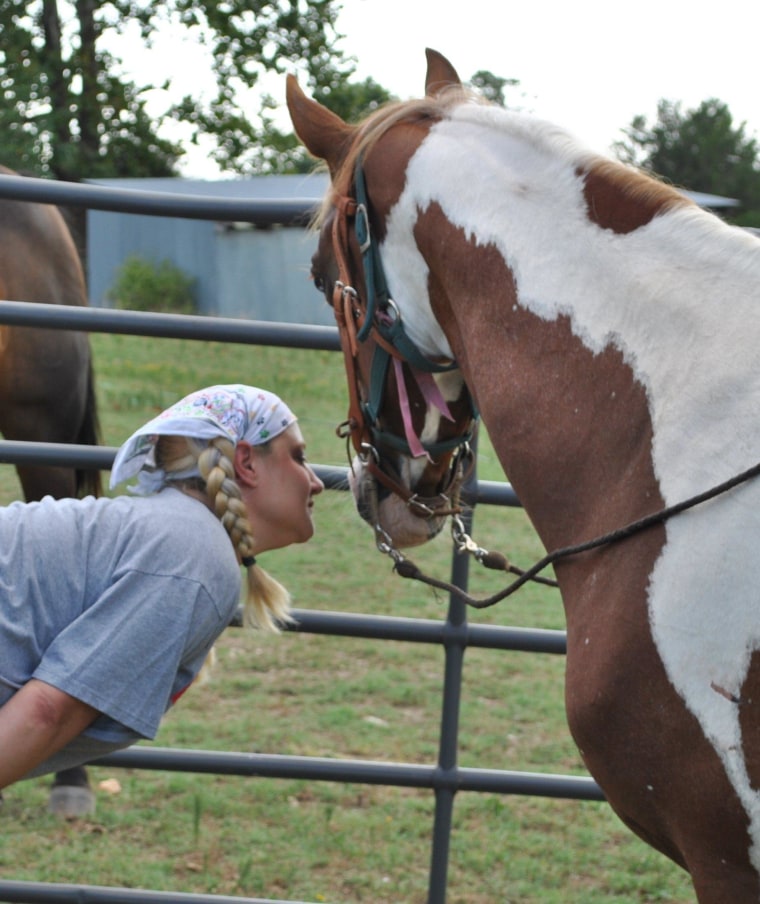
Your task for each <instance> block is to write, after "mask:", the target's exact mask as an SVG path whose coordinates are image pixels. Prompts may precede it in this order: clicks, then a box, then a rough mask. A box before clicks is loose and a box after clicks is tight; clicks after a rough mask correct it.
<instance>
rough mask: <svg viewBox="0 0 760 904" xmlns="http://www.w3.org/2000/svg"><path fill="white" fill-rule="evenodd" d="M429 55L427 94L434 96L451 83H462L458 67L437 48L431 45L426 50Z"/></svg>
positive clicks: (427, 55) (426, 82) (426, 54)
mask: <svg viewBox="0 0 760 904" xmlns="http://www.w3.org/2000/svg"><path fill="white" fill-rule="evenodd" d="M425 56H426V57H427V76H426V77H425V94H428V95H429V96H430V97H434V96H435V95H436V94H438V93H439V92H440V91H443V90H444V88H448V87H449V85H460V86H461V84H462V80H461V79H460V78H459V76H458V75H457V71H456V69H455V68H454V67H453V66H452V65H451V63H450V62H449V61H448V60H447V59H446V57H445V56H443V54H441V53H438V51H437V50H431V49H430V48H429V47H428V48H427V50H425Z"/></svg>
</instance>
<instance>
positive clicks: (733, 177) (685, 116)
mask: <svg viewBox="0 0 760 904" xmlns="http://www.w3.org/2000/svg"><path fill="white" fill-rule="evenodd" d="M623 132H624V134H625V136H626V139H625V140H624V141H619V142H617V143H616V144H615V153H616V154H617V156H618V158H619V159H621V160H623V161H624V162H626V163H631V164H634V165H636V166H642V167H644V168H645V169H648V170H649V171H650V172H653V173H656V174H657V175H658V176H661V177H663V178H665V179H667V180H668V181H670V182H672V183H673V184H675V185H679V186H682V187H684V188H686V189H691V190H692V191H700V192H709V193H711V194H715V195H722V196H724V197H728V198H734V199H735V200H737V201H739V202H740V203H741V209H740V211H739V212H738V213H736V214H732V215H731V219H733V220H734V221H735V222H741V223H745V224H751V225H758V223H760V163H759V162H758V144H757V140H756V139H755V138H752V137H748V136H747V135H746V133H745V124H744V123H742V124H740V125H738V126H736V125H735V124H734V121H733V117H732V116H731V112H730V110H729V108H728V106H727V105H726V104H725V103H723V102H722V101H720V100H717V99H715V98H711V99H709V100H704V101H702V103H701V104H700V105H699V106H698V107H697V108H695V109H693V110H687V111H686V112H684V111H683V110H682V108H681V104H680V103H676V102H673V101H668V100H660V102H659V103H658V105H657V121H656V122H655V123H654V124H653V125H652V126H650V125H649V123H648V122H647V120H646V117H644V116H641V115H639V116H635V117H634V118H633V120H632V121H631V124H630V126H629V127H628V128H627V129H624V130H623Z"/></svg>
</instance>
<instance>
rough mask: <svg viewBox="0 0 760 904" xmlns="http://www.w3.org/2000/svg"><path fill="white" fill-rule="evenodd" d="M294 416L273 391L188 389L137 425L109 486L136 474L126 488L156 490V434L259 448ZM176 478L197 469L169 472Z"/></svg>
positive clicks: (159, 482)
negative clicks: (132, 484) (221, 440)
mask: <svg viewBox="0 0 760 904" xmlns="http://www.w3.org/2000/svg"><path fill="white" fill-rule="evenodd" d="M295 420H296V416H295V415H294V414H293V412H292V411H291V410H290V409H289V408H288V406H287V405H286V404H285V403H284V402H283V401H282V400H281V399H280V398H278V397H277V396H276V395H274V393H271V392H267V391H266V390H265V389H256V388H255V387H253V386H243V385H241V384H236V385H232V386H209V387H208V388H207V389H200V390H198V392H193V393H191V394H190V395H189V396H186V397H185V398H184V399H181V400H180V401H179V402H177V403H176V404H174V405H172V406H171V408H167V409H166V411H163V412H162V413H161V414H159V415H158V416H157V417H154V418H153V420H152V421H148V423H147V424H145V425H144V426H143V427H140V429H139V430H137V431H136V432H135V433H133V434H132V436H130V438H129V439H128V440H127V441H126V442H125V443H124V444H123V445H122V446H121V448H120V449H119V451H118V452H117V453H116V458H115V459H114V463H113V467H112V468H111V482H110V486H111V489H113V488H114V487H115V486H117V484H120V483H121V482H122V481H124V480H128V479H129V478H130V477H134V476H135V475H138V483H137V486H135V487H130V490H131V491H132V492H134V493H137V494H138V495H146V494H148V493H155V492H156V491H157V490H159V489H160V488H161V487H162V486H163V485H164V483H165V481H166V475H165V473H164V471H163V469H161V468H157V467H156V462H155V457H154V450H155V446H156V442H157V441H158V438H159V436H162V435H164V436H190V437H193V438H195V439H201V440H203V439H207V440H212V439H216V437H218V436H223V437H227V439H230V440H232V442H233V443H235V444H236V445H237V443H239V442H241V441H243V440H245V442H247V443H250V444H251V445H252V446H260V445H262V444H263V443H266V442H268V441H269V440H270V439H274V437H275V436H278V435H279V434H280V433H282V432H283V431H284V430H286V429H287V428H288V427H289V426H290V425H291V424H292V423H294V422H295ZM172 476H173V477H174V478H175V479H182V478H186V477H198V476H199V473H198V470H197V469H193V470H191V471H183V472H182V473H181V474H173V475H172Z"/></svg>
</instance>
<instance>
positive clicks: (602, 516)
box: [386, 141, 760, 545]
mask: <svg viewBox="0 0 760 904" xmlns="http://www.w3.org/2000/svg"><path fill="white" fill-rule="evenodd" d="M441 150H443V151H444V152H448V151H449V150H450V148H448V147H445V148H443V147H442V146H440V145H439V146H436V144H435V142H432V141H431V142H429V143H428V144H426V145H424V146H423V148H422V149H421V151H420V152H419V154H418V155H417V156H416V157H415V159H414V161H413V164H412V167H411V168H410V173H409V178H408V180H407V188H406V190H405V192H404V194H403V195H402V197H401V199H400V202H399V204H398V206H397V209H396V210H395V211H394V213H393V216H392V218H391V221H390V222H389V229H388V238H387V242H386V244H387V246H388V248H389V249H390V250H391V252H402V253H391V254H389V256H388V258H389V260H390V261H391V262H392V263H391V267H390V268H389V269H390V271H391V272H390V273H389V276H390V278H391V280H392V282H393V283H394V284H395V285H397V286H398V287H399V288H398V291H399V292H401V293H404V294H402V295H401V296H400V297H397V301H401V304H402V309H403V310H404V314H405V316H406V317H407V321H408V323H407V325H408V327H409V326H411V332H414V331H416V336H414V337H413V338H417V339H418V341H421V342H423V343H428V346H429V347H427V348H426V349H425V350H426V351H428V353H431V352H437V353H441V354H442V353H445V352H446V351H447V348H448V346H450V347H451V351H452V352H453V353H454V355H455V356H456V358H457V359H458V360H459V362H460V364H461V366H462V369H463V372H464V374H465V377H466V379H467V380H468V382H469V384H470V386H471V388H472V389H473V390H474V392H475V394H476V396H477V401H478V404H479V406H480V409H481V412H482V413H483V419H484V421H485V423H486V424H487V426H488V428H489V432H490V434H491V435H492V438H493V439H494V444H495V446H496V448H497V451H498V453H499V455H500V458H501V460H502V463H503V465H504V467H505V470H506V472H507V475H508V476H509V478H510V479H511V480H512V482H513V483H514V485H515V488H516V489H517V491H518V493H519V494H520V496H521V498H522V500H523V502H524V504H525V505H526V508H527V509H528V510H529V512H530V514H531V516H532V517H533V519H534V521H535V522H536V524H537V527H539V530H540V531H541V533H542V535H543V537H544V540H545V542H547V544H548V545H558V544H559V545H564V544H566V543H568V542H572V541H573V540H576V539H583V538H584V536H586V535H588V534H589V533H593V532H598V531H600V530H608V529H610V528H612V527H615V526H617V525H618V524H620V523H624V522H626V521H629V520H633V519H634V518H636V517H639V516H640V515H642V514H645V513H647V512H648V511H651V510H652V509H653V508H654V507H656V505H657V502H658V500H659V499H660V490H662V496H663V498H664V499H665V500H666V501H667V502H674V501H678V500H679V499H681V498H684V497H685V496H688V495H690V493H691V492H693V491H695V490H698V489H704V488H705V486H704V482H705V481H712V479H713V477H714V478H715V480H716V481H717V479H719V478H722V477H728V476H730V474H731V473H732V472H735V471H737V470H741V469H743V467H746V466H748V464H751V463H752V462H749V461H744V460H739V459H737V456H736V455H735V454H733V452H734V451H735V449H732V450H729V449H728V448H727V436H731V435H735V431H736V430H737V429H738V430H745V431H746V432H747V434H748V435H747V437H746V443H744V445H743V446H742V448H744V449H745V453H746V448H748V447H751V446H752V445H754V446H755V450H754V452H753V453H750V455H751V454H755V455H757V456H759V457H760V436H756V435H757V434H758V433H760V430H759V429H758V427H756V426H750V427H747V426H746V424H747V422H749V423H750V424H751V425H754V423H755V422H756V421H757V419H756V417H755V416H754V415H752V414H751V411H753V410H755V408H756V406H757V404H758V403H760V368H758V367H757V366H756V363H755V353H754V351H753V350H752V349H754V348H755V347H756V345H757V343H756V342H754V341H752V339H751V337H750V336H749V335H748V333H749V332H751V330H752V329H753V327H751V326H749V324H751V323H752V322H754V321H756V320H757V318H756V317H753V316H751V315H753V314H754V306H753V300H754V286H755V285H756V284H757V282H758V281H759V280H760V255H758V252H757V246H756V245H755V244H754V243H753V242H752V240H751V239H749V238H746V237H744V236H741V235H740V234H739V233H738V231H735V230H729V229H728V228H727V227H724V226H722V224H719V223H718V222H717V221H715V220H714V219H713V218H710V217H708V216H707V215H702V214H701V213H700V212H699V211H694V213H691V212H688V211H680V212H676V213H673V214H665V215H663V216H661V217H658V218H656V219H655V220H654V221H652V222H651V223H650V224H649V225H647V226H646V227H643V228H639V229H634V230H632V231H630V232H629V233H626V234H615V233H614V232H612V231H611V230H609V229H603V228H601V227H600V225H599V224H598V223H594V222H592V221H591V220H590V219H589V217H588V209H587V199H586V198H585V197H584V194H583V185H582V182H581V181H580V180H579V179H578V177H577V175H576V174H575V173H574V172H572V171H571V172H570V173H569V174H568V173H564V177H563V178H560V176H561V174H562V170H561V168H560V169H558V170H557V171H555V172H553V173H552V174H551V177H550V179H549V181H550V182H551V181H552V180H554V181H553V182H552V186H551V187H552V188H553V190H552V191H551V192H550V191H548V188H549V186H548V185H544V186H543V188H544V189H547V191H546V192H545V193H544V194H542V193H541V191H540V190H539V188H540V186H536V185H531V184H529V183H527V182H526V183H525V184H522V185H521V184H517V183H516V180H515V179H514V178H512V180H511V182H510V180H509V179H505V180H504V181H503V182H502V183H498V182H495V181H494V182H493V183H492V184H485V185H483V172H481V171H480V170H479V166H481V165H482V161H468V160H467V159H466V157H462V156H460V157H456V158H455V159H454V161H453V164H452V162H451V161H450V160H449V156H448V154H447V153H439V151H441ZM452 165H453V166H454V167H455V168H456V170H457V172H456V177H455V178H454V177H453V173H448V174H447V172H446V168H447V167H451V166H452ZM468 167H469V169H468ZM447 176H452V178H450V179H449V178H447ZM543 178H547V177H546V176H545V174H544V177H543ZM494 179H495V176H494ZM480 185H483V189H482V191H481V190H480V189H479V186H480ZM463 186H464V190H463ZM494 193H495V197H496V198H497V202H496V203H494ZM499 193H502V194H503V198H504V203H503V204H500V203H498V198H499V197H500V194H499ZM410 249H414V251H410ZM731 258H733V259H734V260H733V261H732V265H731V266H728V267H727V266H726V262H727V260H728V259H731ZM392 288H393V286H392ZM410 321H411V323H410ZM439 326H440V327H441V330H442V335H443V337H444V338H443V340H441V339H439V338H437V337H436V332H435V330H436V329H437V328H438V327H439ZM743 330H744V333H743ZM748 340H749V341H748ZM430 346H433V347H430ZM748 355H750V357H749V358H748ZM711 382H712V383H717V384H718V385H719V386H720V399H716V398H715V390H714V387H713V385H711ZM739 389H741V392H739V391H738V390H739ZM695 400H696V402H695ZM700 400H701V401H700ZM708 406H709V407H708ZM716 409H719V410H716ZM744 409H746V410H744ZM700 418H704V420H705V423H706V425H707V426H708V427H709V430H708V431H702V430H701V429H700V423H699V421H700ZM708 422H709V423H708ZM653 424H656V425H657V431H655V429H654V427H653ZM727 425H730V429H727ZM737 425H744V426H737ZM749 434H752V435H751V436H750V435H749ZM697 436H699V448H698V449H695V448H694V447H695V443H696V437H697ZM755 439H757V442H755ZM739 458H741V457H740V456H739ZM714 461H718V462H719V463H720V464H719V465H718V466H717V468H716V466H715V464H714ZM684 465H686V466H684ZM655 473H657V479H655ZM705 474H708V475H709V476H705ZM602 522H604V523H602ZM579 535H580V537H579Z"/></svg>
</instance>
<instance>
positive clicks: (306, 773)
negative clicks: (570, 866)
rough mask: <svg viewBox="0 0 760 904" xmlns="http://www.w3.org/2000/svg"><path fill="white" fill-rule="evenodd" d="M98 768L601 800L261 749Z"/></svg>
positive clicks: (588, 794)
mask: <svg viewBox="0 0 760 904" xmlns="http://www.w3.org/2000/svg"><path fill="white" fill-rule="evenodd" d="M93 763H94V764H96V765H99V766H116V767H123V768H125V769H153V770H166V771H169V772H195V773H202V774H214V775H237V776H244V777H256V778H281V779H309V780H311V781H333V782H356V783H357V784H365V785H393V786H395V787H404V788H430V789H433V790H435V789H437V788H448V789H449V790H453V791H478V792H490V793H496V794H519V795H530V796H534V797H559V798H569V799H573V800H600V801H601V800H605V797H604V795H603V793H602V791H601V789H600V788H599V786H598V785H597V784H596V782H595V781H594V780H593V779H591V778H588V777H587V776H581V775H554V774H551V773H541V772H513V771H501V770H497V769H472V768H466V767H462V766H459V767H455V768H453V769H441V768H440V767H438V766H424V765H421V764H417V763H383V762H379V761H377V760H346V759H328V758H326V757H307V756H286V755H283V754H266V753H227V752H224V751H214V750H177V749H174V748H169V747H142V746H138V747H131V748H129V749H127V750H120V751H117V752H116V753H109V754H108V755H107V756H105V757H102V758H101V759H99V760H93Z"/></svg>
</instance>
